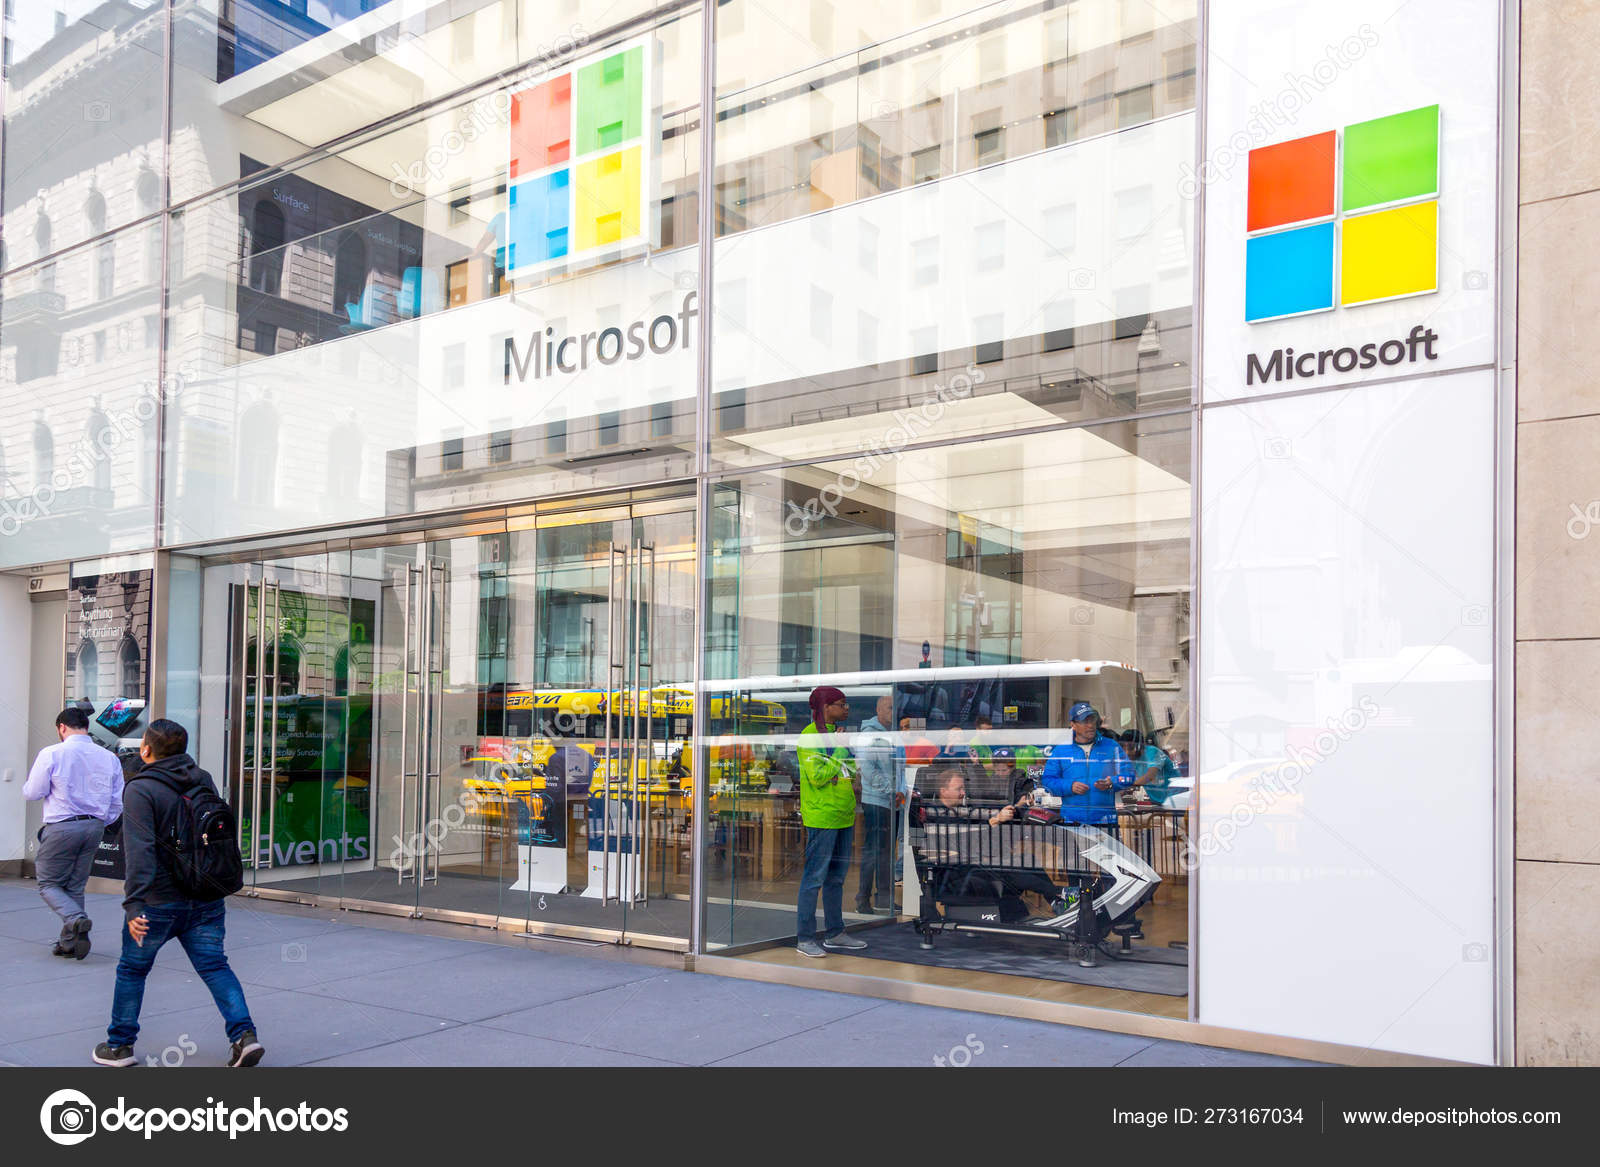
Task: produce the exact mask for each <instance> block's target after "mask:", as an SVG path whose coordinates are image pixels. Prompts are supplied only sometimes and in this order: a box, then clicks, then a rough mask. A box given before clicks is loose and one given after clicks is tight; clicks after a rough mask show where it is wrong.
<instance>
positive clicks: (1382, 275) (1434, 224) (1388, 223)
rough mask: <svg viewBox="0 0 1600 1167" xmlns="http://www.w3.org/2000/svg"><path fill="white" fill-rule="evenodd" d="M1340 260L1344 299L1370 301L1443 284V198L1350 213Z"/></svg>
mask: <svg viewBox="0 0 1600 1167" xmlns="http://www.w3.org/2000/svg"><path fill="white" fill-rule="evenodd" d="M1340 230H1341V233H1342V235H1343V243H1342V247H1341V256H1340V263H1339V302H1340V303H1341V304H1364V303H1368V302H1370V301H1373V300H1392V299H1395V298H1396V297H1399V296H1415V295H1420V294H1422V293H1424V292H1434V291H1438V288H1439V200H1438V199H1433V200H1430V201H1429V202H1425V203H1412V204H1410V205H1408V206H1403V207H1394V208H1391V209H1390V210H1387V211H1375V212H1374V213H1372V214H1370V215H1349V216H1347V217H1346V218H1345V219H1344V221H1343V222H1342V223H1341V224H1340Z"/></svg>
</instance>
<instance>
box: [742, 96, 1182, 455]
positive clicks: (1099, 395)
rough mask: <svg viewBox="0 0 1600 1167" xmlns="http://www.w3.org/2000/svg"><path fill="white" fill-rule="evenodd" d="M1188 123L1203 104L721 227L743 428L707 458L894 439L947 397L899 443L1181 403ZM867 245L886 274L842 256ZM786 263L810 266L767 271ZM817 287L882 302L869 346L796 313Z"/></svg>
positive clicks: (848, 306) (840, 306)
mask: <svg viewBox="0 0 1600 1167" xmlns="http://www.w3.org/2000/svg"><path fill="white" fill-rule="evenodd" d="M1193 135H1194V125H1193V121H1192V120H1191V117H1189V116H1179V117H1171V118H1165V119H1161V120H1158V121H1154V122H1147V123H1145V124H1144V125H1141V126H1138V127H1136V128H1133V129H1129V130H1124V131H1122V132H1120V133H1115V134H1106V135H1100V136H1098V137H1093V138H1085V139H1080V140H1078V141H1075V142H1073V143H1070V144H1068V145H1066V146H1064V147H1061V148H1060V149H1056V150H1050V151H1041V152H1038V153H1033V154H1028V155H1026V156H1024V157H1020V158H1011V159H1009V160H1007V161H1006V162H1005V163H1003V164H1001V165H997V166H991V167H987V168H985V169H983V170H981V171H975V172H972V173H970V174H967V175H964V176H963V177H962V180H961V181H959V182H930V183H927V184H923V185H920V186H914V187H908V188H906V189H903V190H898V191H892V192H889V193H886V194H884V195H881V196H880V197H878V198H875V199H869V200H864V201H860V202H857V203H854V204H851V205H848V206H843V207H835V208H833V209H832V210H829V211H826V212H823V213H821V214H818V215H813V216H810V217H809V218H808V220H807V221H806V222H803V223H802V222H793V221H791V222H783V223H778V224H774V225H771V226H768V227H766V228H765V229H763V230H761V231H756V232H750V233H748V234H747V235H746V236H745V237H744V238H738V239H723V240H720V241H719V242H718V245H717V246H718V248H719V250H718V252H717V257H716V263H715V267H714V271H715V278H716V279H717V281H718V288H719V290H720V288H722V287H724V286H727V287H730V288H732V287H737V288H739V289H740V294H739V296H738V301H739V311H738V316H737V319H736V320H735V319H734V318H730V317H729V316H725V315H723V314H721V313H719V314H718V317H717V319H716V322H715V327H716V329H717V333H716V343H715V345H714V346H713V350H712V360H713V364H714V366H715V367H714V372H713V379H714V383H715V384H716V385H718V386H721V387H727V388H732V387H742V388H744V389H745V391H746V397H745V422H746V426H747V428H746V429H745V430H744V431H743V432H739V431H734V430H730V429H729V428H728V427H727V426H725V425H724V426H722V427H719V429H718V432H717V434H716V436H715V437H714V439H713V441H712V447H711V448H712V454H713V456H714V457H715V458H717V459H720V460H722V461H724V462H725V463H732V464H742V465H758V464H768V463H771V462H774V461H806V460H812V459H816V458H823V457H828V456H830V455H838V454H841V453H844V452H846V451H853V450H856V449H858V448H860V443H861V442H862V441H864V440H879V441H882V440H886V439H885V438H884V437H883V435H885V434H887V433H889V432H890V431H891V430H895V429H896V428H897V427H899V426H900V425H901V415H902V414H903V413H904V412H905V411H906V410H907V408H908V407H910V408H911V409H912V410H916V409H921V408H923V407H928V408H929V409H933V408H934V407H938V408H937V409H936V410H935V413H936V420H933V421H929V422H926V423H924V422H922V421H921V420H918V421H916V422H914V423H913V424H912V426H911V427H910V428H911V429H912V430H914V432H913V433H912V434H911V435H910V436H908V437H906V438H905V439H903V440H905V441H907V442H936V441H940V440H946V439H950V438H955V437H969V436H974V435H979V434H985V433H996V432H1002V431H1005V430H1010V429H1022V428H1031V427H1035V426H1042V425H1051V424H1055V423H1058V422H1061V421H1078V422H1087V421H1091V420H1093V419H1094V418H1096V417H1113V416H1121V415H1126V414H1131V413H1137V412H1140V411H1143V410H1149V409H1165V408H1170V407H1171V406H1172V405H1173V404H1174V403H1178V402H1186V401H1188V400H1189V398H1190V396H1191V369H1192V364H1191V347H1192V333H1191V322H1192V318H1193V312H1192V299H1193V279H1192V273H1193V267H1192V259H1193V211H1194V208H1193V204H1192V202H1190V201H1188V200H1185V199H1184V198H1183V197H1182V196H1181V194H1180V193H1179V192H1180V185H1179V182H1178V180H1179V178H1180V177H1181V175H1182V173H1183V170H1182V168H1183V166H1184V165H1185V164H1186V163H1188V161H1189V159H1190V158H1191V155H1192V153H1193V148H1194V138H1193ZM997 212H998V213H1000V214H1001V216H1002V217H1001V218H999V219H996V214H997ZM819 219H826V220H828V221H829V229H828V231H827V233H826V238H828V239H829V240H830V242H829V244H828V246H827V247H819V246H818V245H817V244H816V243H815V242H814V240H815V238H816V236H817V234H818V228H817V226H816V223H817V221H818V220H819ZM863 248H866V249H868V250H869V251H871V252H872V254H874V255H875V256H876V257H877V258H878V260H879V262H878V264H877V267H876V269H875V270H874V271H871V272H864V271H863V270H862V267H861V265H860V264H856V263H846V264H844V265H840V264H838V263H837V262H835V257H836V256H837V255H839V254H841V253H842V254H845V255H851V254H859V253H860V251H861V250H862V249H863ZM776 270H787V271H797V270H798V271H804V272H805V273H806V276H805V278H804V279H803V280H802V279H786V280H773V279H770V278H764V276H765V273H769V272H771V271H776ZM813 287H815V288H817V289H820V292H821V293H825V294H826V295H828V296H829V297H831V303H832V305H833V308H834V312H835V313H836V314H837V315H836V319H850V318H852V317H854V316H856V315H857V314H858V313H859V312H862V311H867V312H870V313H871V314H872V315H873V316H874V317H876V318H877V321H878V323H877V328H876V332H877V336H876V342H875V347H874V353H875V357H876V359H875V360H872V361H866V360H862V359H861V358H860V357H859V356H858V355H857V350H856V349H855V347H854V346H850V345H841V344H837V343H835V344H833V345H824V344H818V343H816V342H815V341H814V340H813V339H812V338H811V336H810V334H809V333H808V331H807V330H806V329H805V328H804V327H802V328H800V329H798V330H797V329H796V328H795V327H794V322H795V321H797V320H798V321H804V320H806V319H807V316H808V314H809V313H810V312H811V309H812V307H813V305H814V304H815V303H816V302H817V295H818V294H817V293H814V292H813V291H812V288H813ZM719 296H720V291H719ZM718 303H719V304H720V303H721V301H720V298H719V299H718ZM975 309H981V310H975ZM980 317H981V318H983V319H984V320H985V322H986V327H988V328H990V329H991V331H990V332H989V333H986V334H984V335H979V333H978V332H977V331H976V323H975V322H976V320H977V319H978V318H980ZM996 317H997V318H998V321H999V323H998V327H995V319H994V318H996ZM1152 323H1153V324H1154V330H1153V331H1151V332H1150V333H1149V334H1148V335H1146V331H1145V330H1146V326H1147V325H1150V324H1152ZM1068 330H1070V331H1068ZM980 345H981V346H984V348H983V354H982V355H983V356H984V358H986V359H985V360H983V361H980V362H977V363H973V364H972V367H971V368H970V369H969V368H968V365H969V363H972V362H973V361H974V349H975V348H977V347H978V346H980ZM1002 351H1003V354H1004V359H1003V360H998V361H992V360H989V359H987V358H992V357H994V356H996V355H998V354H999V353H1000V352H1002ZM936 369H938V370H942V373H943V375H942V377H940V378H939V379H937V380H935V379H933V378H931V377H930V376H929V375H930V374H932V373H933V372H934V371H935V370H936Z"/></svg>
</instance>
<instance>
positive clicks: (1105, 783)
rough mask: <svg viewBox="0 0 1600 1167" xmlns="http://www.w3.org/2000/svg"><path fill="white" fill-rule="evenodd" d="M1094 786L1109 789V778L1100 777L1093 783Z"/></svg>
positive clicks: (1099, 788) (1097, 788) (1098, 788)
mask: <svg viewBox="0 0 1600 1167" xmlns="http://www.w3.org/2000/svg"><path fill="white" fill-rule="evenodd" d="M1094 788H1095V789H1096V790H1110V789H1111V779H1109V778H1102V779H1100V781H1098V782H1096V783H1095V784H1094Z"/></svg>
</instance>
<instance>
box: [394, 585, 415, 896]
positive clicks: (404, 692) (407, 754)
mask: <svg viewBox="0 0 1600 1167" xmlns="http://www.w3.org/2000/svg"><path fill="white" fill-rule="evenodd" d="M412 570H413V569H412V568H411V567H410V566H409V565H408V566H407V567H406V569H405V574H404V577H403V579H404V587H403V589H402V592H401V601H400V627H401V633H400V828H401V830H404V829H405V824H406V787H407V785H408V783H407V781H406V779H407V778H408V777H409V774H408V773H407V771H408V769H409V767H410V765H411V622H412V615H413V612H412V595H411V572H412ZM415 851H416V840H415V839H412V840H409V845H408V841H407V840H405V839H402V840H401V861H400V862H398V863H396V864H395V865H394V872H395V883H396V884H401V883H404V882H405V879H406V875H407V874H408V871H409V869H410V868H411V866H412V864H413V863H415V862H416V855H415Z"/></svg>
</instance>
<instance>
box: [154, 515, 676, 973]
mask: <svg viewBox="0 0 1600 1167" xmlns="http://www.w3.org/2000/svg"><path fill="white" fill-rule="evenodd" d="M693 529H694V523H693V496H692V494H690V495H688V496H684V495H683V494H682V492H681V491H680V492H679V493H678V494H677V495H676V496H672V495H668V496H663V497H659V498H655V499H641V500H639V501H637V502H635V503H632V504H624V505H620V506H616V505H614V506H608V507H605V508H600V509H588V510H582V511H559V512H552V513H548V514H546V513H539V514H533V513H520V512H519V513H512V514H509V515H508V514H505V513H494V514H486V515H481V516H479V517H477V518H476V519H473V520H472V521H467V522H456V523H454V524H453V525H451V526H447V527H432V528H421V527H416V528H414V529H405V528H401V529H396V530H393V531H391V532H390V533H389V534H387V535H381V536H372V537H369V538H366V539H363V540H360V541H355V542H351V541H348V540H340V541H331V542H327V541H325V542H319V543H316V544H313V545H311V546H309V547H307V548H302V549H300V550H298V551H296V552H295V553H294V554H290V555H281V554H277V555H275V554H270V553H269V554H263V555H261V556H257V555H256V554H254V553H252V552H249V551H240V552H237V553H234V554H231V555H229V556H227V557H225V558H215V557H214V558H212V559H211V560H208V561H201V562H197V563H196V568H197V570H198V572H199V574H200V576H201V581H200V585H199V590H200V592H201V597H200V600H201V602H200V604H199V605H198V606H197V607H196V608H195V609H193V610H192V611H189V612H186V613H184V614H182V615H181V616H176V615H175V617H174V620H173V626H174V631H173V636H174V638H175V639H176V640H179V641H183V642H185V643H188V644H192V645H196V646H197V647H198V651H197V653H193V654H191V657H192V659H194V663H195V672H196V676H197V681H198V684H197V698H196V705H195V708H194V710H193V716H194V720H195V721H196V723H197V724H198V725H199V726H200V727H202V728H201V731H200V733H199V734H198V735H197V740H196V743H195V745H196V751H197V757H199V759H200V761H201V763H202V764H203V765H205V766H206V767H207V768H208V769H210V770H211V771H212V772H213V773H214V774H215V775H217V776H218V778H219V780H220V781H221V783H222V784H223V786H224V787H225V788H226V789H227V790H228V791H229V792H230V795H231V797H233V798H234V799H235V801H236V803H237V805H238V806H239V807H240V809H241V819H242V825H241V831H242V833H243V835H244V837H245V838H246V839H249V840H254V842H253V844H252V845H247V847H246V849H245V850H246V854H247V856H249V857H250V859H249V862H250V866H251V870H250V883H251V886H252V887H253V888H254V889H255V890H257V891H261V892H269V893H271V894H276V895H293V896H305V897H317V898H318V900H319V901H320V902H325V903H327V902H331V903H337V904H340V905H342V906H346V907H355V908H365V909H371V910H379V911H403V912H406V913H408V914H419V915H420V914H430V915H440V914H445V915H455V916H461V917H466V918H471V919H477V920H480V921H483V920H488V921H491V922H496V921H497V922H501V923H504V924H505V925H507V926H517V927H522V926H527V927H530V928H533V929H536V930H556V931H567V932H571V931H573V930H580V931H584V932H586V933H593V934H600V935H605V936H608V937H612V938H624V939H630V940H633V939H638V940H642V941H645V942H650V943H658V944H667V945H669V946H672V947H680V948H681V947H683V946H684V945H685V944H686V943H687V940H688V937H689V931H690V916H691V905H692V900H691V895H690V893H691V884H690V874H689V873H690V866H689V857H690V847H691V845H692V837H693V836H692V829H691V823H692V818H691V816H692V810H693V805H694V778H693V766H694V753H693V749H692V738H691V722H692V717H693V679H694V678H693V659H694V651H693V649H694V622H693V597H694V554H695V551H694V538H693ZM646 695H648V698H647V697H646Z"/></svg>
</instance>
